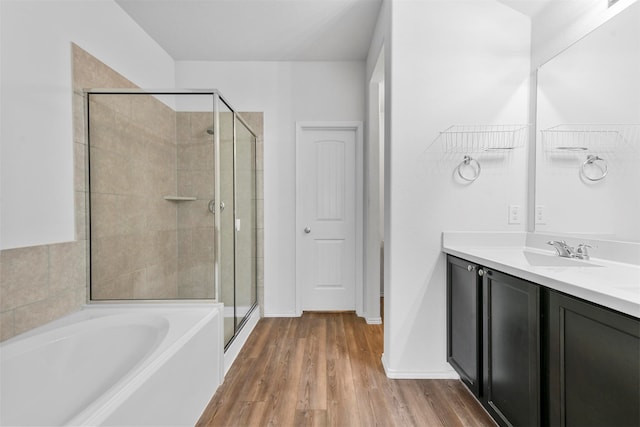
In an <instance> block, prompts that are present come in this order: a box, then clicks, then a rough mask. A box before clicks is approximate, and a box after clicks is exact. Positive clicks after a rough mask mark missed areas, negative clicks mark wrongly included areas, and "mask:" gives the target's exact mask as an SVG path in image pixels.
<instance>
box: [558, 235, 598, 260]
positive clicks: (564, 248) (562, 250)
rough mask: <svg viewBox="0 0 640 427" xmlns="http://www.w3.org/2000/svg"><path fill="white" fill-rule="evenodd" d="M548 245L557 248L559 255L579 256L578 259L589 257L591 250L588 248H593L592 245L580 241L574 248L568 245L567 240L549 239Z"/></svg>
mask: <svg viewBox="0 0 640 427" xmlns="http://www.w3.org/2000/svg"><path fill="white" fill-rule="evenodd" d="M547 245H551V246H553V247H554V248H556V252H557V253H558V256H561V257H563V258H578V259H589V251H588V248H593V246H591V245H587V244H585V243H580V244H579V245H578V247H577V248H575V249H574V248H572V247H571V246H569V245H567V242H565V241H564V240H560V241H558V240H549V241H548V242H547Z"/></svg>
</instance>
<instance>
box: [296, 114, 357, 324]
mask: <svg viewBox="0 0 640 427" xmlns="http://www.w3.org/2000/svg"><path fill="white" fill-rule="evenodd" d="M362 128H363V125H362V122H355V121H354V122H352V121H348V122H342V121H335V122H296V224H295V226H296V230H297V229H298V228H299V227H301V226H302V224H303V221H302V218H300V216H301V212H302V202H301V200H300V198H299V197H298V192H299V191H300V174H301V171H300V169H299V167H298V166H299V165H300V158H299V156H300V150H298V146H299V145H298V144H300V142H301V141H302V132H304V131H309V130H353V131H355V133H356V218H355V227H356V230H355V232H356V242H355V243H356V286H355V288H356V289H355V292H356V314H357V315H358V316H361V317H362V316H363V300H364V289H363V280H362V278H363V249H364V244H363V223H364V221H363V199H364V190H363V188H364V187H363V161H362V159H363V134H362ZM299 238H300V233H298V232H296V257H297V253H298V251H297V248H298V247H299V244H300V243H299V241H298V239H299ZM295 265H296V313H297V315H298V316H301V315H302V289H301V280H300V272H299V271H298V260H297V259H296V263H295Z"/></svg>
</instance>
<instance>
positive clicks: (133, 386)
mask: <svg viewBox="0 0 640 427" xmlns="http://www.w3.org/2000/svg"><path fill="white" fill-rule="evenodd" d="M223 307H224V305H223V304H221V303H217V302H211V301H210V300H207V301H198V302H196V301H190V302H188V303H186V304H185V303H182V302H180V303H177V304H175V303H173V304H172V303H168V302H167V301H162V303H159V304H154V303H151V302H145V303H144V304H139V303H126V304H91V305H84V306H82V308H81V309H80V310H77V311H75V312H73V313H69V314H67V315H65V316H63V317H61V318H58V319H56V320H53V321H51V322H48V323H46V324H44V325H41V326H38V327H36V328H34V329H31V330H29V331H26V332H24V333H22V334H19V335H16V336H14V337H12V338H10V339H8V340H6V341H3V342H2V343H0V352H3V350H4V348H5V347H7V346H11V347H12V346H13V345H17V346H20V345H21V344H22V343H21V342H22V341H24V340H28V339H35V340H37V339H38V337H39V336H41V335H42V336H46V335H47V334H49V333H52V332H53V333H55V331H56V330H58V329H67V328H73V327H74V326H75V325H76V324H79V323H83V322H85V321H88V320H96V319H97V318H107V317H110V316H118V315H123V314H124V315H141V316H144V315H145V314H150V315H155V316H157V315H160V316H162V315H163V314H164V315H169V316H171V315H173V316H176V315H179V314H180V313H181V312H182V313H184V312H185V311H187V312H188V311H189V309H193V308H198V309H200V310H203V312H202V315H200V316H198V317H197V318H196V319H190V320H189V321H190V322H191V323H189V324H188V325H187V326H185V325H181V326H179V327H177V330H175V329H174V330H173V331H169V332H168V333H167V334H166V336H165V337H164V338H163V342H161V343H160V344H159V345H158V346H156V348H154V349H153V350H152V351H150V352H149V354H147V355H146V357H145V358H144V359H142V360H141V361H139V363H137V364H136V366H135V367H134V368H132V369H131V370H130V371H128V372H127V373H126V374H125V375H123V376H122V378H119V379H118V381H117V382H116V383H115V384H113V385H112V386H111V387H109V388H108V389H106V390H104V393H102V394H101V395H100V396H99V397H98V398H97V399H95V400H94V401H93V402H91V403H90V404H88V405H87V406H86V407H85V408H84V409H82V410H81V411H80V412H78V413H75V414H70V415H71V416H70V417H69V418H68V419H67V421H66V422H65V424H64V425H99V424H100V422H102V421H104V420H105V419H106V418H107V417H108V416H110V415H111V413H112V412H113V411H114V410H116V409H117V408H118V406H120V404H122V402H124V401H126V398H127V397H130V396H131V395H132V394H133V393H134V392H135V391H136V390H138V389H139V388H140V387H141V386H142V385H143V384H144V383H145V381H147V380H148V379H149V378H150V377H151V376H152V375H153V374H154V373H155V372H156V371H157V370H158V369H159V368H160V367H162V366H163V365H164V364H165V363H166V362H167V361H168V360H170V359H171V358H172V357H173V356H174V355H175V354H176V353H177V352H178V351H179V350H180V349H181V348H182V347H183V346H184V345H185V343H187V342H189V340H190V339H192V338H193V337H194V336H195V335H196V334H197V333H198V332H200V331H201V330H202V329H203V328H204V327H205V326H206V325H207V324H208V323H209V322H216V323H217V335H218V337H219V342H218V343H216V345H217V348H219V352H220V357H219V359H220V362H222V363H218V366H217V367H216V368H217V372H218V378H220V382H222V381H223V379H224V362H223V359H224V354H223V333H224V331H223V329H224V326H223V322H222V321H221V320H220V319H222V310H223ZM216 317H217V318H218V320H217V321H216V320H215V318H216ZM169 322H170V323H171V321H169ZM214 327H215V325H214ZM166 340H170V342H165V341H166ZM219 385H220V384H217V385H216V387H218V386H219ZM198 415H200V414H198Z"/></svg>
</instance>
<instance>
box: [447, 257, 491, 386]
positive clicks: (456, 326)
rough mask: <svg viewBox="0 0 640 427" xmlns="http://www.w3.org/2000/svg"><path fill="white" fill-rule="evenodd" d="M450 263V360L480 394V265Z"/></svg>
mask: <svg viewBox="0 0 640 427" xmlns="http://www.w3.org/2000/svg"><path fill="white" fill-rule="evenodd" d="M448 260H449V262H448V263H447V277H448V278H449V280H448V282H447V283H448V286H447V307H448V308H449V309H448V310H447V361H448V362H449V364H451V366H453V367H454V369H455V370H456V372H458V374H459V375H460V379H461V380H462V382H464V383H465V384H466V386H467V387H468V388H469V390H471V391H472V392H473V393H474V394H475V395H476V396H479V395H480V378H481V373H480V354H481V350H480V349H481V342H480V335H481V328H482V323H481V320H480V310H481V308H482V307H481V305H480V302H481V298H480V292H481V289H480V284H481V279H480V276H478V265H477V264H474V263H472V262H467V261H464V260H462V259H459V258H455V257H451V256H450V257H449V258H448Z"/></svg>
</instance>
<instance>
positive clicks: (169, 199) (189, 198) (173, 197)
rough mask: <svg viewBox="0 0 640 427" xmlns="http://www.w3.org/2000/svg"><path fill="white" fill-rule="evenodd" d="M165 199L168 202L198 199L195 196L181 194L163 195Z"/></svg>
mask: <svg viewBox="0 0 640 427" xmlns="http://www.w3.org/2000/svg"><path fill="white" fill-rule="evenodd" d="M164 199H165V200H168V201H170V202H193V201H195V200H198V198H197V197H181V196H164Z"/></svg>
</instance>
